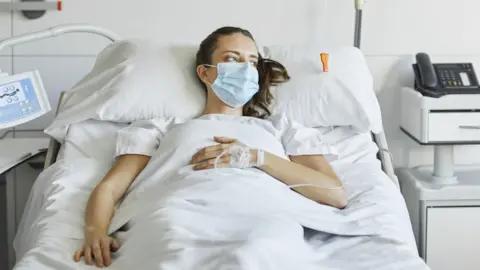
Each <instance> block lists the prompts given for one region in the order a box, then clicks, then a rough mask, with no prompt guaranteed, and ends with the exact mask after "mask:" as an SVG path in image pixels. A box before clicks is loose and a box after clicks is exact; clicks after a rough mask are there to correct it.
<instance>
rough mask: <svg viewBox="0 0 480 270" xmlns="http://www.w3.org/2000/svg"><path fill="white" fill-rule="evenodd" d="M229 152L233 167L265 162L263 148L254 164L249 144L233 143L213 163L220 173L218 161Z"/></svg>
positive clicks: (258, 151)
mask: <svg viewBox="0 0 480 270" xmlns="http://www.w3.org/2000/svg"><path fill="white" fill-rule="evenodd" d="M227 153H230V154H231V160H230V166H232V167H233V168H249V167H260V166H262V165H263V163H264V156H265V152H264V151H263V150H257V162H256V164H255V165H252V164H251V163H250V159H251V154H250V153H251V152H250V148H249V147H247V146H240V145H233V146H232V147H230V148H229V149H227V150H224V151H223V152H222V153H221V154H220V155H218V156H217V157H216V158H215V161H214V163H213V168H214V170H215V172H216V173H218V174H222V173H220V172H219V171H217V169H218V161H219V160H220V158H222V157H223V156H224V155H225V154H227ZM287 187H288V188H290V189H293V188H298V187H315V188H321V189H329V190H339V189H343V188H344V187H343V185H340V186H338V187H326V186H321V185H315V184H296V185H287Z"/></svg>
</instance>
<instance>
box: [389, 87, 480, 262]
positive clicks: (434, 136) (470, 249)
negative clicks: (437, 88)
mask: <svg viewBox="0 0 480 270" xmlns="http://www.w3.org/2000/svg"><path fill="white" fill-rule="evenodd" d="M432 91H434V90H432ZM479 104H480V94H448V93H447V94H445V95H443V96H439V97H437V98H435V97H429V96H423V95H422V94H421V92H420V91H417V90H414V89H411V88H403V89H402V90H401V121H400V127H401V130H402V131H403V132H404V133H405V134H406V135H408V136H409V137H410V138H411V139H412V140H413V141H415V142H417V143H418V144H420V145H431V146H434V164H433V165H431V166H419V167H415V168H404V169H397V176H398V178H399V182H400V188H401V191H402V194H403V196H404V198H405V201H406V203H407V207H408V211H409V214H410V219H411V222H412V227H413V231H414V234H415V239H416V242H417V246H418V251H419V254H420V256H421V257H422V258H423V259H424V260H425V261H426V262H427V264H428V265H429V266H430V267H431V268H432V270H456V269H459V270H478V269H480V164H479V165H468V166H466V165H455V163H454V146H455V145H475V144H480V111H479V109H480V107H479Z"/></svg>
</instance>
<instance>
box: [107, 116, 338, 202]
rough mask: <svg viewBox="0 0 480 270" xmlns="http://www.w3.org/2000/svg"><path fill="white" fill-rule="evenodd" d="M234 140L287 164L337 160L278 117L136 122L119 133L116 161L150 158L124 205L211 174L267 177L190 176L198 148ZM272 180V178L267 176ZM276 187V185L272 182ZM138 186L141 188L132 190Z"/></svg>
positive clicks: (314, 135)
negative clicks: (314, 158)
mask: <svg viewBox="0 0 480 270" xmlns="http://www.w3.org/2000/svg"><path fill="white" fill-rule="evenodd" d="M215 136H217V137H228V138H233V139H237V140H238V141H240V142H241V143H243V144H245V145H247V146H248V147H250V148H253V149H262V150H264V151H266V152H269V153H271V154H274V155H276V156H278V157H281V158H284V159H288V158H289V157H288V156H297V155H324V156H336V154H337V152H336V149H335V148H334V147H332V146H331V145H329V144H328V143H326V142H325V141H324V139H323V137H322V134H321V133H320V131H318V130H317V129H314V128H307V127H304V126H302V125H300V124H298V123H296V122H293V121H290V120H288V119H287V118H286V117H284V116H281V115H278V116H274V117H271V119H269V120H262V119H258V118H253V117H244V116H233V115H222V114H210V115H204V116H201V117H199V118H196V119H191V120H187V121H181V120H179V119H176V118H162V119H160V118H158V119H152V120H142V121H137V122H134V123H132V124H131V125H129V126H128V127H125V128H123V129H121V130H119V131H118V134H117V144H116V151H115V157H114V158H115V159H117V158H118V157H119V156H121V155H126V154H141V155H147V156H151V157H152V158H151V160H150V162H149V164H148V165H147V166H146V167H145V169H143V171H142V172H141V173H140V175H139V176H138V177H137V178H136V180H135V181H134V182H133V184H132V185H131V186H130V188H129V190H130V191H132V193H133V194H132V193H130V196H128V198H127V199H126V200H127V201H132V200H138V199H142V198H145V197H148V195H147V194H150V195H151V196H156V194H157V192H156V191H155V188H159V187H163V186H164V185H163V184H169V183H177V182H180V181H182V180H185V179H187V178H191V177H197V176H199V174H201V175H200V177H205V176H207V177H211V179H214V178H215V177H217V175H215V173H216V172H219V171H222V172H226V173H235V174H236V175H246V174H249V173H252V172H253V173H254V174H255V175H259V174H262V175H263V176H266V177H268V175H266V174H265V173H264V172H263V171H261V170H258V169H256V168H247V169H235V168H222V169H213V170H202V171H194V170H193V169H192V167H193V165H191V164H189V163H190V161H191V158H192V157H193V155H195V154H196V153H197V152H198V151H200V150H201V149H203V148H205V147H207V146H211V145H216V144H218V143H217V142H215V141H214V137H215ZM269 178H271V179H273V178H272V177H269ZM274 181H275V182H278V181H277V180H274ZM137 186H141V188H137Z"/></svg>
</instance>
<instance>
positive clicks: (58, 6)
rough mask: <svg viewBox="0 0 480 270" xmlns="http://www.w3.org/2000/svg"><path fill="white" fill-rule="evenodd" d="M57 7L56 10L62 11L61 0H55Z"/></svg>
mask: <svg viewBox="0 0 480 270" xmlns="http://www.w3.org/2000/svg"><path fill="white" fill-rule="evenodd" d="M57 9H58V11H62V9H63V2H62V0H60V1H58V2H57Z"/></svg>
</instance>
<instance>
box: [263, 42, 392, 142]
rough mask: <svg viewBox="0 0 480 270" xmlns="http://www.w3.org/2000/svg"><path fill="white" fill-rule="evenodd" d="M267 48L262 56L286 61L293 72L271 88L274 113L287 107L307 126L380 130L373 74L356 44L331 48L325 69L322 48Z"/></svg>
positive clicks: (297, 119) (286, 110)
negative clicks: (273, 88)
mask: <svg viewBox="0 0 480 270" xmlns="http://www.w3.org/2000/svg"><path fill="white" fill-rule="evenodd" d="M265 52H266V53H265V57H267V58H271V59H273V60H276V61H278V62H280V63H282V64H284V65H285V66H286V68H287V70H288V71H289V73H290V74H291V80H290V81H289V82H287V83H284V84H281V85H279V86H277V87H276V88H275V90H274V97H275V104H274V105H273V113H274V114H281V113H285V114H286V116H287V117H289V118H292V119H295V120H296V121H298V122H300V123H301V124H303V125H305V126H308V127H319V126H324V127H328V126H351V127H352V128H353V129H355V130H356V131H358V132H368V131H372V132H374V133H380V132H382V131H383V125H382V116H381V111H380V105H379V103H378V100H377V97H376V95H375V92H374V88H373V78H372V75H371V73H370V71H369V69H368V66H367V62H366V59H365V57H364V55H363V54H362V52H361V51H360V50H359V49H357V48H354V47H345V48H340V49H337V50H334V51H332V52H330V53H329V64H328V65H329V69H328V72H323V65H322V63H321V61H320V53H322V52H324V51H321V50H320V49H315V48H312V47H309V46H275V47H270V48H268V47H267V48H266V49H265ZM302 63H304V65H302Z"/></svg>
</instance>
